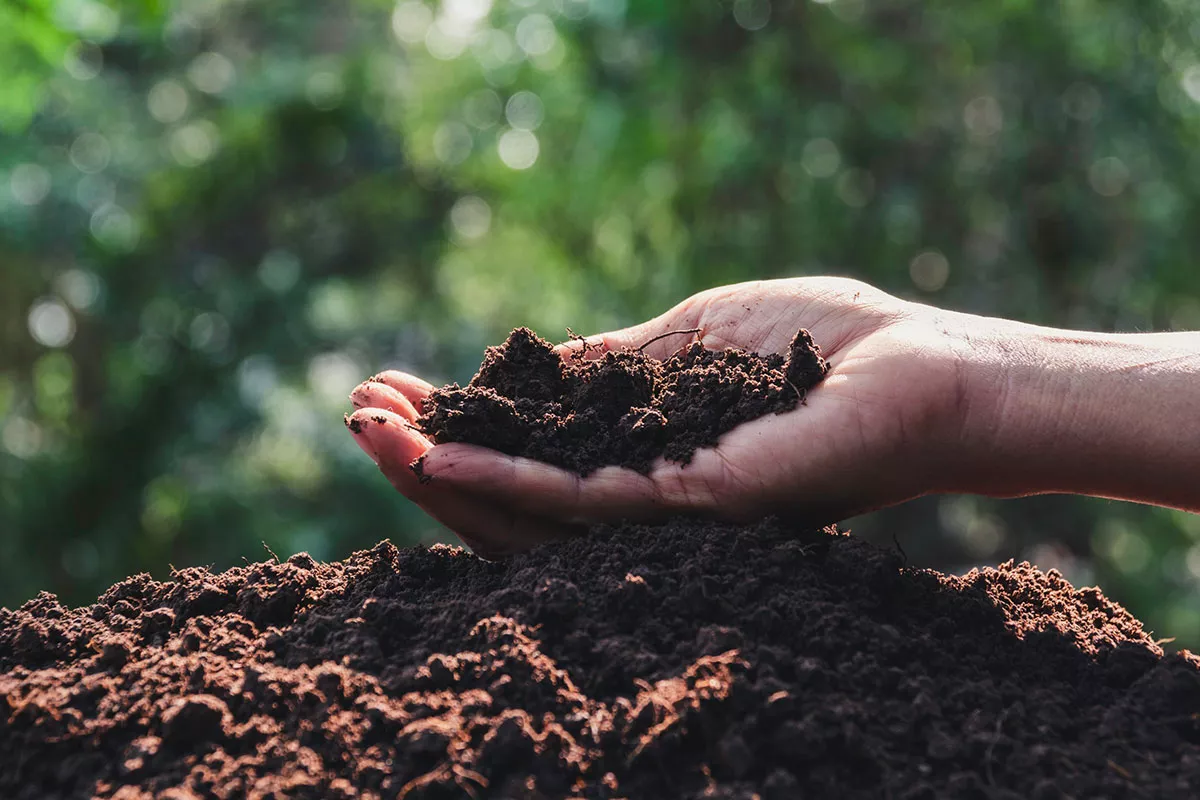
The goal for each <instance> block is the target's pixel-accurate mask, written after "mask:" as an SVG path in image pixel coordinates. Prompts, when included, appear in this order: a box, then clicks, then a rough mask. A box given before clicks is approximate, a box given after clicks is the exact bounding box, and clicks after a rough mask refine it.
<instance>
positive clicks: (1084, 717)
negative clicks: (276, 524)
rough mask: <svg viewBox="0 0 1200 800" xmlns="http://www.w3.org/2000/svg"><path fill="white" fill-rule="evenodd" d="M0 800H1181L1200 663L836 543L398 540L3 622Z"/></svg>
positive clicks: (1057, 602)
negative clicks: (458, 543) (497, 545)
mask: <svg viewBox="0 0 1200 800" xmlns="http://www.w3.org/2000/svg"><path fill="white" fill-rule="evenodd" d="M0 723H2V724H0V753H3V755H2V756H0V797H5V798H18V799H21V798H29V799H30V800H32V799H33V798H38V800H44V799H45V798H65V797H72V798H74V797H92V796H96V797H102V798H109V797H112V798H122V800H134V799H135V798H138V799H140V798H147V799H148V798H151V797H162V798H176V799H177V800H179V799H182V798H196V797H220V798H225V797H250V798H284V797H287V798H351V797H367V798H374V797H387V798H392V797H405V798H454V797H535V798H536V797H556V798H557V797H587V798H609V797H717V798H746V799H747V800H749V798H752V797H755V796H758V797H761V798H764V800H773V799H775V798H793V797H838V798H857V797H862V798H881V797H891V798H942V797H961V798H971V797H979V798H1017V797H1020V798H1037V799H1038V800H1047V799H1048V798H1063V797H1109V798H1115V797H1155V798H1164V797H1181V798H1182V797H1194V796H1195V787H1197V786H1200V659H1198V658H1197V657H1196V656H1193V655H1190V654H1186V653H1185V654H1178V655H1169V656H1164V655H1163V653H1162V652H1161V650H1160V649H1159V648H1158V647H1157V646H1156V645H1155V643H1154V642H1153V641H1152V640H1151V639H1150V638H1149V637H1148V636H1147V634H1146V633H1145V632H1144V631H1143V630H1142V627H1141V625H1140V624H1139V623H1138V622H1137V621H1136V620H1135V619H1133V618H1132V617H1131V616H1130V615H1129V614H1128V613H1126V612H1125V611H1124V610H1123V609H1121V608H1120V607H1118V606H1117V605H1115V604H1113V603H1111V602H1109V601H1108V600H1106V599H1105V598H1104V597H1103V596H1102V595H1101V594H1100V592H1099V591H1097V590H1095V589H1084V590H1077V589H1074V588H1072V587H1071V586H1070V585H1069V584H1068V583H1067V582H1066V581H1065V580H1064V579H1063V578H1062V577H1061V576H1059V575H1058V574H1056V573H1054V572H1050V573H1048V574H1044V573H1041V572H1039V571H1037V570H1036V569H1033V568H1032V567H1030V566H1028V565H1025V564H1022V565H1013V564H1011V563H1010V564H1005V565H1003V566H1001V567H1000V568H999V569H985V570H981V571H977V572H972V573H971V574H969V575H967V576H966V577H962V578H959V577H952V576H947V575H941V574H938V573H935V572H929V571H923V570H917V569H912V568H907V567H905V566H904V565H903V564H902V563H901V562H900V560H899V559H898V557H897V556H895V555H894V554H893V553H891V552H887V551H882V550H879V549H876V548H874V547H872V546H870V545H867V544H865V543H863V542H861V541H858V540H856V539H854V538H852V537H849V536H844V535H840V534H838V533H837V532H836V531H834V530H832V529H828V530H825V531H804V530H796V529H792V528H790V527H789V526H787V525H786V524H782V523H779V522H776V521H767V522H764V523H761V524H758V525H754V526H740V527H739V526H723V525H717V524H711V523H699V522H685V521H675V522H672V523H669V524H666V525H664V526H660V527H654V528H649V527H637V526H624V527H618V528H605V529H602V530H598V531H596V532H595V534H594V535H593V536H590V537H587V538H583V539H577V540H573V541H569V542H565V543H562V544H558V545H550V546H545V547H541V548H539V549H537V550H535V551H533V552H531V553H528V554H526V555H523V556H518V557H514V558H512V559H510V560H508V561H505V562H502V563H490V562H486V561H483V560H480V559H478V558H476V557H474V556H472V555H470V554H468V553H467V552H465V551H463V550H461V549H458V548H452V547H446V546H436V547H432V548H429V549H423V548H421V549H409V550H398V549H396V548H395V547H393V546H392V545H390V544H388V543H382V544H380V545H378V546H377V547H375V548H374V549H372V550H370V551H365V552H360V553H356V554H355V555H353V556H352V557H350V558H349V559H347V560H346V561H344V562H339V563H332V564H321V563H317V562H315V561H314V560H313V559H311V558H309V557H308V556H306V555H297V556H293V557H292V558H290V559H288V560H287V561H285V562H282V563H280V562H268V563H261V564H253V565H249V566H245V567H239V568H236V569H231V570H229V571H227V572H223V573H219V574H213V573H210V572H208V571H206V570H204V569H186V570H181V571H179V572H176V573H174V574H173V575H172V576H171V578H170V580H166V581H155V580H152V579H151V578H150V577H149V576H147V575H139V576H135V577H133V578H130V579H128V580H126V581H123V582H121V583H119V584H117V585H116V586H114V587H112V589H110V590H109V591H108V592H106V593H105V594H104V595H103V596H102V597H101V598H100V599H99V601H98V602H97V603H96V604H95V605H92V606H88V607H85V608H79V609H68V608H64V607H63V606H62V605H60V604H59V603H58V602H56V601H55V599H54V598H53V597H52V596H50V595H42V596H41V597H38V598H37V599H35V600H32V601H30V602H29V603H27V604H26V605H25V606H23V607H22V608H20V609H19V610H17V611H9V610H3V611H0Z"/></svg>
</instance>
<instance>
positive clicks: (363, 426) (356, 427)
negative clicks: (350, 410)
mask: <svg viewBox="0 0 1200 800" xmlns="http://www.w3.org/2000/svg"><path fill="white" fill-rule="evenodd" d="M345 420H346V427H347V428H349V429H350V433H352V434H353V435H354V441H355V442H357V443H358V446H359V447H360V448H362V451H363V452H364V453H366V454H367V455H368V456H369V457H370V459H371V460H372V461H374V462H375V465H376V466H379V456H378V455H376V454H375V448H374V447H372V445H371V434H370V433H369V429H368V427H367V425H368V423H367V421H366V420H365V419H363V418H362V417H352V416H349V415H346V417H345Z"/></svg>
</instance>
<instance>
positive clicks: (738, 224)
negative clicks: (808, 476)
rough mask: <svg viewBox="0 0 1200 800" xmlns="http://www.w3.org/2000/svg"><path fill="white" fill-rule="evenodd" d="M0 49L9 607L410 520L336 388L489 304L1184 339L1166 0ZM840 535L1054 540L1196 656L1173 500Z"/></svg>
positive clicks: (502, 5)
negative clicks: (747, 303)
mask: <svg viewBox="0 0 1200 800" xmlns="http://www.w3.org/2000/svg"><path fill="white" fill-rule="evenodd" d="M0 69H2V72H0V74H2V75H3V82H2V84H0V604H6V605H9V606H13V605H16V604H19V603H21V602H23V601H24V600H26V599H28V598H29V597H31V596H33V595H34V594H35V593H36V592H37V591H38V590H41V589H47V590H50V591H53V592H56V593H59V594H60V595H62V596H63V597H64V598H65V599H67V600H69V601H71V602H72V603H82V602H88V601H90V600H91V599H92V598H94V597H95V595H96V594H97V593H98V592H99V591H101V590H102V589H103V588H104V587H105V586H107V585H108V584H110V583H111V582H113V581H115V580H118V579H120V578H122V577H124V576H125V575H127V574H129V573H133V572H138V571H149V572H152V573H153V574H154V575H155V576H158V577H161V576H165V575H166V574H168V572H169V569H170V566H171V565H175V566H178V567H182V566H186V565H196V564H210V565H213V566H215V567H217V568H222V567H226V566H229V565H232V564H236V563H241V560H242V559H243V558H248V559H250V560H259V559H260V558H262V557H264V556H265V553H264V550H263V543H266V545H268V546H269V547H270V548H271V549H273V550H274V552H276V553H278V554H279V555H280V556H281V557H286V556H287V555H289V554H291V553H293V552H296V551H299V550H307V551H309V552H310V553H312V554H313V555H314V556H317V557H319V558H322V559H333V558H338V557H341V556H344V555H346V554H347V553H349V552H350V551H352V550H354V549H358V548H362V547H367V546H369V545H371V544H373V543H374V542H376V541H377V540H378V539H380V538H382V537H385V536H386V537H391V538H392V540H393V541H395V542H396V543H397V544H407V543H413V542H416V541H430V540H433V539H436V538H438V537H440V536H442V535H444V534H443V532H442V531H440V530H439V529H438V528H437V526H436V525H435V524H434V523H432V522H431V521H430V520H429V519H428V518H426V517H425V516H424V515H423V514H421V513H420V512H419V511H417V510H416V509H415V508H413V507H411V506H410V505H408V504H407V502H406V501H405V500H403V499H402V498H401V497H400V496H398V495H396V494H395V493H394V492H393V491H392V489H391V487H390V486H389V485H388V484H387V482H386V481H385V480H383V478H382V477H380V476H379V475H378V473H377V472H376V471H375V469H374V467H373V466H372V465H371V463H370V462H369V461H368V459H366V458H365V457H363V456H362V454H361V452H360V451H359V450H358V448H357V447H356V446H355V444H354V443H353V442H352V441H351V439H350V437H349V436H348V435H346V433H345V431H344V430H343V426H342V420H341V414H342V412H343V411H344V410H347V409H348V407H349V406H348V403H347V401H346V394H347V393H348V392H349V391H350V389H351V388H353V386H354V385H355V384H356V383H357V382H358V381H359V380H360V379H362V378H363V377H365V376H367V375H368V374H370V373H372V372H374V371H376V370H379V369H382V368H386V367H400V368H403V369H407V370H410V371H414V372H418V373H420V374H422V375H425V376H427V377H428V378H429V379H430V380H431V381H433V382H435V383H436V382H441V381H444V380H450V379H454V380H466V379H468V378H469V377H470V375H471V374H472V373H473V372H474V368H475V367H476V366H478V363H479V358H480V356H481V351H482V348H483V347H484V346H485V345H486V344H490V343H496V342H498V341H500V340H501V339H503V337H504V335H505V334H506V332H507V331H508V330H509V329H510V328H512V327H514V326H517V325H529V326H531V327H533V328H534V329H536V330H537V331H538V332H540V333H541V334H543V335H544V336H546V337H548V338H551V339H555V340H560V339H562V338H564V336H565V328H566V326H568V325H569V326H571V327H572V328H574V329H575V330H577V331H581V332H594V331H598V330H602V329H607V328H611V327H614V326H619V325H624V324H628V323H632V322H635V321H640V320H642V319H644V318H646V317H648V316H650V315H654V314H656V313H658V312H660V311H662V310H664V309H665V308H666V307H668V306H669V305H671V304H673V303H675V302H677V301H678V300H680V299H682V298H684V297H686V296H687V295H689V294H691V293H693V292H695V291H697V290H700V289H704V288H707V287H709V286H713V285H716V284H722V283H729V282H734V281H740V280H745V279H750V278H765V277H776V276H794V275H806V274H818V273H835V274H843V275H850V276H855V277H859V278H862V279H865V280H867V281H870V282H872V283H875V284H877V285H879V286H880V287H882V288H884V289H886V290H888V291H891V292H894V293H897V294H899V295H902V296H904V297H908V298H914V299H919V300H922V301H926V302H930V303H935V304H939V305H944V306H947V307H950V308H956V309H963V310H969V311H973V312H982V313H988V314H998V315H1004V316H1008V317H1013V318H1016V319H1022V320H1027V321H1033V322H1039V323H1045V324H1054V325H1061V326H1073V327H1081V328H1088V329H1096V330H1120V331H1149V330H1169V329H1200V225H1197V224H1196V222H1195V221H1196V220H1197V219H1198V218H1200V216H1198V215H1200V146H1198V145H1200V7H1197V6H1196V4H1194V3H1190V2H1187V0H1121V1H1120V2H1118V1H1117V0H1107V2H1100V1H1099V0H1048V1H1047V2H1034V0H993V1H992V2H987V3H966V4H964V3H962V2H951V1H950V0H886V2H884V0H822V1H821V2H817V1H816V0H706V1H705V2H699V3H697V2H678V1H676V2H669V1H667V0H661V1H660V2H649V0H646V1H645V2H638V1H636V0H634V1H632V2H627V0H401V2H399V3H398V4H396V3H393V2H380V1H378V0H357V1H356V0H313V2H304V3H297V2H294V0H291V1H290V2H284V1H283V0H125V2H121V3H116V2H102V1H101V0H23V2H19V3H4V4H3V5H0ZM1188 220H1192V222H1189V221H1188ZM1122 468H1123V466H1122V465H1121V464H1113V469H1122ZM849 527H851V528H852V529H854V530H855V531H856V532H858V533H860V534H862V535H864V536H868V537H870V538H872V539H875V540H876V541H878V542H880V543H882V544H884V545H886V546H889V547H890V546H893V545H892V539H893V536H896V537H898V539H899V541H900V543H901V545H902V546H903V547H904V549H905V551H906V552H907V554H908V556H909V558H910V561H911V562H913V563H916V564H919V565H923V566H933V567H938V568H942V569H950V570H964V569H967V568H969V567H970V566H972V565H975V564H994V563H996V562H998V561H1001V560H1004V559H1007V558H1010V557H1016V558H1027V559H1030V560H1032V561H1034V562H1036V563H1037V564H1039V565H1040V566H1042V567H1043V568H1050V567H1057V568H1059V569H1061V570H1062V571H1063V572H1065V573H1066V574H1067V575H1068V577H1070V578H1071V579H1072V580H1073V581H1075V582H1076V583H1077V584H1091V583H1098V584H1100V585H1101V586H1102V587H1103V589H1104V590H1105V591H1106V592H1107V593H1108V594H1109V595H1110V596H1112V597H1113V598H1115V599H1117V600H1119V601H1120V602H1122V603H1124V604H1126V605H1127V606H1128V607H1129V608H1130V609H1131V610H1132V611H1133V612H1134V613H1135V614H1137V615H1138V616H1139V617H1141V618H1142V619H1144V620H1145V621H1146V622H1147V624H1148V625H1149V626H1150V627H1151V628H1152V629H1153V630H1154V631H1155V632H1156V633H1157V635H1158V636H1160V637H1164V638H1166V637H1176V641H1175V644H1174V646H1191V647H1200V517H1198V516H1193V515H1187V514H1182V513H1176V512H1172V511H1167V510H1162V509H1152V508H1143V507H1137V506H1133V505H1128V504H1120V503H1111V502H1104V501H1098V500H1088V499H1081V498H1063V497H1048V498H1036V499H1029V500H1021V501H1009V502H993V501H989V500H983V499H979V498H974V497H944V498H929V499H925V500H921V501H918V502H915V503H912V504H909V505H907V506H904V507H901V508H898V509H893V510H890V511H886V512H882V513H878V514H875V515H871V516H869V517H864V518H861V519H858V520H854V521H852V522H851V524H850V525H849Z"/></svg>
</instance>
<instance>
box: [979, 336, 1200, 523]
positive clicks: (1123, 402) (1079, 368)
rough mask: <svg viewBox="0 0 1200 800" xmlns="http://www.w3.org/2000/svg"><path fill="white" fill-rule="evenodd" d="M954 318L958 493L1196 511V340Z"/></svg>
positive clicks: (1199, 389)
mask: <svg viewBox="0 0 1200 800" xmlns="http://www.w3.org/2000/svg"><path fill="white" fill-rule="evenodd" d="M976 319H978V318H976ZM963 322H964V323H965V324H964V325H963V327H962V328H961V330H963V331H964V332H966V336H967V338H966V339H965V340H964V341H963V344H962V345H961V346H960V347H959V348H958V349H959V355H960V358H961V359H962V362H961V363H962V366H961V375H962V377H963V397H964V403H963V406H964V408H963V416H962V421H963V426H962V437H961V448H962V449H961V452H962V453H964V454H966V455H967V458H966V459H965V462H964V463H963V464H962V471H961V476H960V478H959V480H960V481H961V482H962V483H963V485H962V486H960V487H956V488H958V489H959V490H963V491H972V492H978V493H983V494H992V495H997V496H1018V495H1027V494H1043V493H1051V492H1070V493H1076V494H1089V495H1096V496H1100V497H1111V498H1115V499H1122V500H1132V501H1137V502H1144V503H1153V504H1156V505H1163V506H1170V507H1174V508H1182V509H1187V510H1190V511H1200V333H1165V334H1097V333H1086V332H1076V331H1062V330H1055V329H1051V328H1041V327H1036V326H1032V325H1024V324H1020V323H1012V322H1007V321H1000V320H987V321H985V322H986V323H987V324H983V325H978V326H977V327H976V332H975V333H971V327H972V326H971V324H970V320H964V321H963Z"/></svg>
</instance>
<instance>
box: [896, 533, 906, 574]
mask: <svg viewBox="0 0 1200 800" xmlns="http://www.w3.org/2000/svg"><path fill="white" fill-rule="evenodd" d="M892 544H894V545H896V549H897V550H899V551H900V557H901V558H903V559H904V566H906V567H907V566H908V553H906V552H904V548H903V547H901V546H900V536H899V535H898V534H897V533H896V531H895V529H893V530H892Z"/></svg>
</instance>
